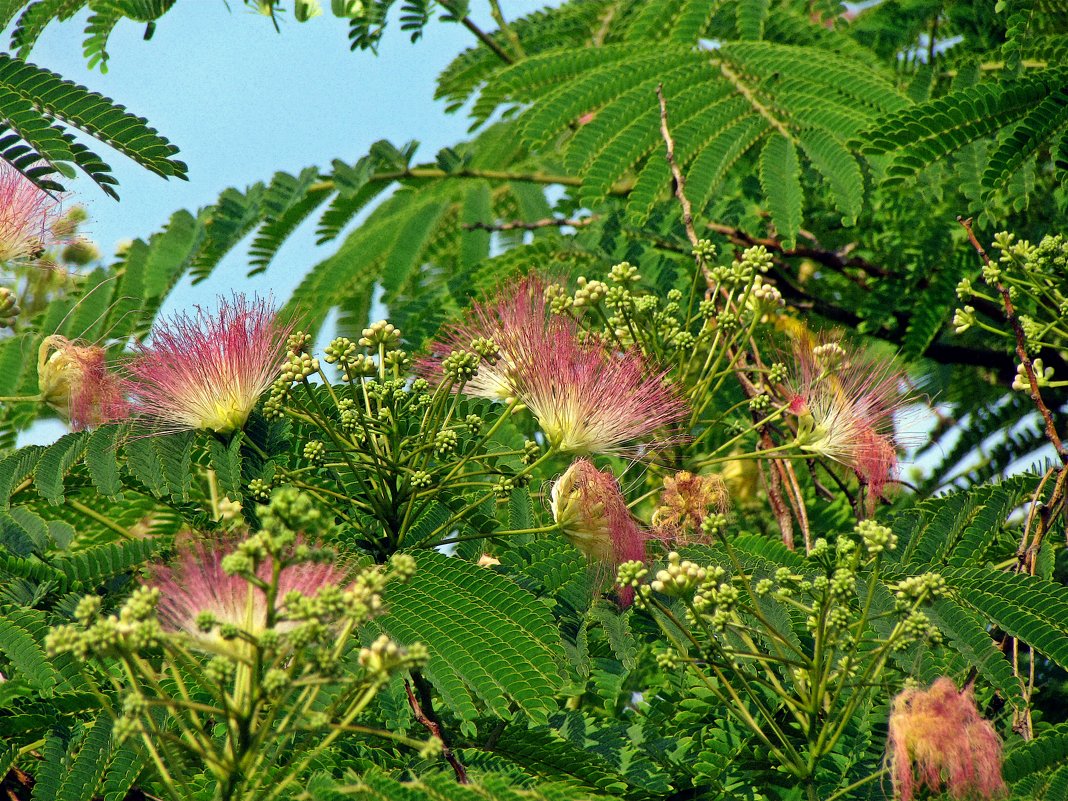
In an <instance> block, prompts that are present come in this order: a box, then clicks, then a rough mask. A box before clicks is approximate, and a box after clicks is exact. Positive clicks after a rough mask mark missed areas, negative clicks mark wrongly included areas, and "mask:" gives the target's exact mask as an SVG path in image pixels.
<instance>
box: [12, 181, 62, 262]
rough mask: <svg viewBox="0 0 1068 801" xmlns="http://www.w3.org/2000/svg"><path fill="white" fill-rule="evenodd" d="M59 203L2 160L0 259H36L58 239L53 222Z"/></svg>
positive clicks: (14, 260)
mask: <svg viewBox="0 0 1068 801" xmlns="http://www.w3.org/2000/svg"><path fill="white" fill-rule="evenodd" d="M58 216H59V202H58V201H57V200H56V199H55V198H53V197H52V196H51V195H49V194H48V193H47V192H45V191H44V190H43V189H40V188H38V187H37V186H36V185H35V184H34V183H33V182H32V181H31V180H30V179H29V178H26V177H25V176H24V175H23V174H22V173H20V172H19V171H18V170H16V169H15V168H14V167H12V166H11V165H9V164H8V163H7V162H2V163H0V262H19V261H28V260H31V259H35V258H37V256H38V255H40V253H41V252H42V251H43V250H45V249H46V248H47V247H49V246H50V245H52V244H54V243H55V241H57V238H56V237H55V236H54V234H53V233H52V231H51V224H52V222H53V221H54V220H56V219H57V218H58Z"/></svg>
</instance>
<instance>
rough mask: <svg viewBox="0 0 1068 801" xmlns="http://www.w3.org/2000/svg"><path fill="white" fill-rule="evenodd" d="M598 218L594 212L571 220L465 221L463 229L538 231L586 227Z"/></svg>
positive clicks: (550, 218) (560, 218) (564, 218)
mask: <svg viewBox="0 0 1068 801" xmlns="http://www.w3.org/2000/svg"><path fill="white" fill-rule="evenodd" d="M596 219H597V215H596V214H594V215H592V216H590V217H583V218H581V219H577V220H569V219H567V218H566V217H546V218H545V219H544V220H533V221H531V222H526V221H525V220H512V221H510V222H503V223H484V222H473V223H464V224H463V229H464V230H465V231H537V230H538V229H540V228H565V227H571V228H584V227H585V226H587V225H590V224H591V223H592V222H594V221H595V220H596Z"/></svg>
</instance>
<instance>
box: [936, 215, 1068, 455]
mask: <svg viewBox="0 0 1068 801" xmlns="http://www.w3.org/2000/svg"><path fill="white" fill-rule="evenodd" d="M957 222H959V223H960V224H961V225H962V226H963V227H964V230H965V231H967V232H968V239H969V241H970V242H971V243H972V247H974V248H975V251H976V253H978V254H979V257H980V258H981V259H982V260H983V264H984V265H986V266H987V267H989V266H990V257H989V256H988V255H986V251H985V250H983V246H982V245H981V244H979V240H978V239H976V237H975V232H974V231H972V219H971V217H969V218H968V219H965V218H963V217H957ZM995 288H996V289H997V291H998V294H999V295H1001V302H1002V305H1004V307H1005V319H1007V320H1008V321H1009V325H1010V326H1011V327H1012V331H1013V333H1014V334H1015V335H1016V355H1017V356H1018V357H1019V358H1020V364H1022V365H1023V368H1024V372H1025V373H1026V374H1027V382H1028V383H1029V384H1030V385H1031V400H1033V401H1034V402H1035V407H1036V408H1037V409H1038V413H1039V414H1041V415H1042V419H1043V421H1044V422H1045V424H1046V438H1047V439H1049V441H1050V442H1051V443H1052V444H1053V447H1054V448H1056V450H1057V455H1058V456H1059V457H1060V459H1061V462H1062V463H1063V464H1065V465H1068V450H1066V449H1065V447H1064V443H1063V442H1061V438H1060V436H1059V435H1058V434H1057V428H1056V426H1054V424H1053V414H1052V413H1051V412H1050V410H1049V407H1048V406H1046V403H1045V401H1043V400H1042V393H1041V392H1039V391H1038V378H1037V377H1036V376H1035V368H1034V365H1033V364H1032V363H1031V357H1030V356H1028V355H1027V339H1026V337H1025V336H1024V330H1023V326H1022V325H1021V324H1020V318H1019V317H1017V316H1016V309H1015V308H1014V307H1013V305H1012V297H1011V296H1010V295H1009V290H1008V288H1007V287H1006V286H1005V285H1004V284H1003V283H1001V282H1000V281H998V282H997V283H996V284H995Z"/></svg>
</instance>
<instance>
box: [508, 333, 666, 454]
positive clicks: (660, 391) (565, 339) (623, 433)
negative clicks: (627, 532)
mask: <svg viewBox="0 0 1068 801" xmlns="http://www.w3.org/2000/svg"><path fill="white" fill-rule="evenodd" d="M512 378H513V382H514V385H515V391H516V396H517V397H518V398H519V400H520V401H522V402H523V403H524V404H525V405H526V406H527V408H528V409H530V411H531V413H532V414H533V415H534V417H536V418H537V420H538V425H539V426H540V427H541V430H542V431H543V432H544V433H545V437H546V439H548V441H549V444H550V445H551V446H553V447H554V448H556V449H557V450H560V451H565V452H568V453H573V454H576V455H579V456H582V455H586V454H593V453H610V452H614V451H619V450H620V449H621V448H622V447H623V446H624V445H625V443H627V442H630V441H632V440H635V439H638V438H640V437H644V436H647V435H649V434H652V433H653V432H654V431H655V430H656V429H658V428H660V427H662V426H666V425H670V424H672V423H675V422H677V421H678V420H679V419H680V418H681V417H682V416H683V414H684V413H685V405H684V404H683V402H682V401H681V400H680V399H679V398H678V397H677V396H676V394H675V393H674V391H673V390H672V389H671V387H670V386H669V385H668V384H667V382H666V373H663V372H660V373H657V372H652V371H650V369H649V367H648V365H647V364H646V362H645V359H644V358H643V357H642V355H641V354H640V353H639V352H638V351H636V350H628V351H623V352H617V351H614V350H611V349H609V348H608V346H607V345H605V344H604V343H603V342H601V341H599V340H588V341H586V342H582V341H580V340H579V339H578V337H577V336H576V333H575V332H574V331H573V330H571V329H570V328H567V327H563V326H560V327H553V328H549V329H547V330H546V331H545V332H544V334H543V335H542V336H541V337H540V338H539V339H538V340H537V341H536V342H534V343H532V345H531V347H530V348H529V352H528V358H526V359H525V360H524V361H523V362H522V363H520V364H518V365H517V366H516V369H515V371H514V373H513V376H512Z"/></svg>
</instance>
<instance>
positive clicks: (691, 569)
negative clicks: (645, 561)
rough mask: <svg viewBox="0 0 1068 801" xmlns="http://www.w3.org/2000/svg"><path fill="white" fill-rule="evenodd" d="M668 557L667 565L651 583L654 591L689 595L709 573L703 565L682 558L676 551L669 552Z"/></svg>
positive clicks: (665, 593) (676, 595)
mask: <svg viewBox="0 0 1068 801" xmlns="http://www.w3.org/2000/svg"><path fill="white" fill-rule="evenodd" d="M667 558H668V564H667V567H666V568H664V569H663V570H658V571H657V573H656V578H655V579H654V580H653V581H652V582H650V584H649V586H650V587H652V588H653V591H654V592H660V593H663V594H664V595H670V596H674V597H681V596H683V595H689V594H690V593H692V592H693V591H694V590H696V589H697V585H698V584H700V583H701V582H702V581H704V580H705V577H706V576H707V575H708V571H706V570H705V569H704V568H703V567H701V566H700V565H697V564H695V563H693V562H691V561H689V560H688V559H686V560H684V559H682V558H681V557H680V556H679V554H678V553H677V552H676V551H672V552H671V553H669V554H668V557H667Z"/></svg>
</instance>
